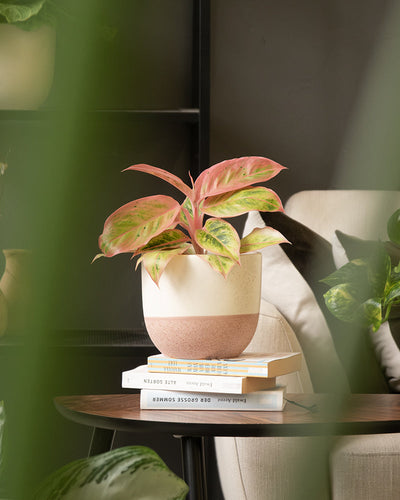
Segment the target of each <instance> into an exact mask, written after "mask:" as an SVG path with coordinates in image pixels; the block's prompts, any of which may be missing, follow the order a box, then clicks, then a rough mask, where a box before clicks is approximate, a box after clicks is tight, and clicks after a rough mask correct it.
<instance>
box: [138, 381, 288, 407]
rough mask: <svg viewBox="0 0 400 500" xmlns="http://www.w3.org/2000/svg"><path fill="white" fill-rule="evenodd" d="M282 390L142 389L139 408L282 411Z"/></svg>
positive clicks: (283, 388)
mask: <svg viewBox="0 0 400 500" xmlns="http://www.w3.org/2000/svg"><path fill="white" fill-rule="evenodd" d="M285 394H286V387H284V386H280V387H275V388H274V389H270V390H268V391H257V392H251V393H249V394H215V393H209V392H199V393H194V392H188V391H159V390H153V389H142V390H141V391H140V407H141V408H142V409H143V410H238V411H239V410H240V411H243V410H247V411H282V410H283V408H284V407H285V404H286V399H285Z"/></svg>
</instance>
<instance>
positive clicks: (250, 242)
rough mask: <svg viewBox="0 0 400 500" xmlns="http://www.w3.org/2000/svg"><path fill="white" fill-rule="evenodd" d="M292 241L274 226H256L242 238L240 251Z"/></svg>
mask: <svg viewBox="0 0 400 500" xmlns="http://www.w3.org/2000/svg"><path fill="white" fill-rule="evenodd" d="M280 243H290V242H289V241H288V240H287V239H286V238H285V237H284V236H283V234H281V233H280V232H279V231H277V230H276V229H274V228H272V227H268V226H267V227H256V228H255V229H253V231H252V232H251V233H250V234H248V235H247V236H245V237H244V238H242V239H241V241H240V253H247V252H255V251H256V250H261V249H262V248H265V247H268V246H270V245H278V244H280Z"/></svg>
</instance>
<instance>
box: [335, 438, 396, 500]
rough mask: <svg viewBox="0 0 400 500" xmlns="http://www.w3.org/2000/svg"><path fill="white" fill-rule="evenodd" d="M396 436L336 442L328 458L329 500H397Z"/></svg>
mask: <svg viewBox="0 0 400 500" xmlns="http://www.w3.org/2000/svg"><path fill="white" fill-rule="evenodd" d="M399 449H400V434H375V435H362V436H348V437H343V438H340V439H339V440H338V441H337V443H336V445H335V446H334V448H333V451H332V452H331V455H330V476H331V478H330V479H331V490H332V500H348V499H351V500H375V499H382V500H383V499H385V500H397V499H398V498H399V492H400V474H398V471H399V470H400V453H399Z"/></svg>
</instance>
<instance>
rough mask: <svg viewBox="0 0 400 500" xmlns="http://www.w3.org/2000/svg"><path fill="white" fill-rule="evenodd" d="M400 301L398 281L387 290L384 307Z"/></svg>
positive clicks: (399, 283) (399, 284)
mask: <svg viewBox="0 0 400 500" xmlns="http://www.w3.org/2000/svg"><path fill="white" fill-rule="evenodd" d="M398 301H400V282H399V281H397V282H395V283H392V284H391V285H390V287H389V288H388V289H387V290H386V293H385V298H384V303H383V305H384V307H388V306H389V304H393V303H395V302H398Z"/></svg>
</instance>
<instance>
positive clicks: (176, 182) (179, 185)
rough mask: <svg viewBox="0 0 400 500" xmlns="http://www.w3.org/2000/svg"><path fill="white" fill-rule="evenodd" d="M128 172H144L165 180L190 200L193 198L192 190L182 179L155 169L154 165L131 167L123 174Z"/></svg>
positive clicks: (160, 169) (165, 171) (143, 164)
mask: <svg viewBox="0 0 400 500" xmlns="http://www.w3.org/2000/svg"><path fill="white" fill-rule="evenodd" d="M126 170H135V171H136V172H144V173H146V174H150V175H154V176H155V177H159V178H160V179H163V180H164V181H166V182H168V183H169V184H171V185H172V186H174V187H176V189H179V191H181V192H182V193H183V194H185V195H186V196H187V197H188V198H193V191H192V189H191V188H190V187H189V186H188V185H187V184H185V183H184V182H183V180H182V179H180V178H179V177H177V176H176V175H174V174H171V172H168V171H167V170H164V169H162V168H158V167H153V166H152V165H146V164H145V163H140V164H138V165H131V166H130V167H128V168H126V169H125V170H123V172H125V171H126Z"/></svg>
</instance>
